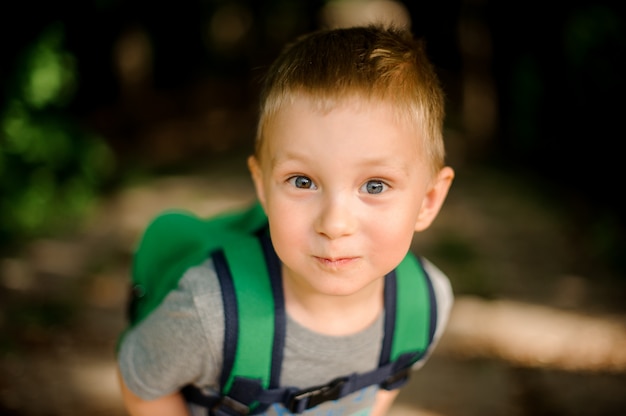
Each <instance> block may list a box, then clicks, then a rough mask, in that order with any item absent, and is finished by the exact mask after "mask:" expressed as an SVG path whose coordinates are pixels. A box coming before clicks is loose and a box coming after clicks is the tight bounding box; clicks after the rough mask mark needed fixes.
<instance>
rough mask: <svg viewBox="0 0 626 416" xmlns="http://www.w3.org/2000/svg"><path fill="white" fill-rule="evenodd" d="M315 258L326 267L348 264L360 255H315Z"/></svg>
mask: <svg viewBox="0 0 626 416" xmlns="http://www.w3.org/2000/svg"><path fill="white" fill-rule="evenodd" d="M314 257H315V259H316V260H317V261H318V262H319V263H320V264H322V265H323V266H325V267H331V268H337V267H342V266H346V265H348V264H350V263H353V262H354V261H356V259H357V258H358V257H318V256H314Z"/></svg>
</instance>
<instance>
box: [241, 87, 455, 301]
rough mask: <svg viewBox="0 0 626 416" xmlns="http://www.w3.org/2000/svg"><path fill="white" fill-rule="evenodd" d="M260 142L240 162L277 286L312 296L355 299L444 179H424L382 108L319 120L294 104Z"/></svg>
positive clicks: (344, 111) (394, 254) (411, 148)
mask: <svg viewBox="0 0 626 416" xmlns="http://www.w3.org/2000/svg"><path fill="white" fill-rule="evenodd" d="M265 140H266V141H265V143H264V144H263V148H262V150H261V155H260V160H257V159H255V158H254V157H251V159H250V161H249V162H250V169H251V171H252V175H253V180H254V182H255V186H256V189H257V193H258V196H259V199H260V201H261V203H262V204H263V206H264V208H265V211H266V213H267V216H268V218H269V224H270V232H271V236H272V242H273V244H274V247H275V249H276V252H277V254H278V256H279V257H280V259H281V260H282V262H283V264H284V278H285V279H290V283H292V284H295V285H297V286H298V287H301V288H304V289H305V290H309V291H313V292H315V293H319V294H326V295H351V294H356V293H359V292H360V291H361V290H364V289H365V288H367V287H371V284H372V283H374V282H376V281H378V280H379V279H380V278H381V277H383V276H384V275H385V274H387V273H388V272H389V271H391V270H392V269H394V268H395V267H396V266H397V265H398V264H399V263H400V261H401V260H402V259H403V258H404V256H405V255H406V253H407V251H408V250H409V247H410V244H411V240H412V237H413V234H414V232H415V231H421V230H423V229H425V228H427V227H428V226H429V225H430V222H431V221H432V220H433V219H434V217H435V216H436V214H437V212H438V210H439V208H440V206H441V203H442V202H443V199H444V198H445V195H446V193H447V190H448V187H449V185H450V182H451V180H452V176H453V173H452V170H451V169H450V168H444V169H443V170H442V171H441V172H440V174H439V176H437V177H435V178H433V176H432V174H431V169H430V166H429V165H428V164H427V162H426V161H425V160H424V156H423V152H422V149H420V146H419V143H420V140H419V137H416V136H415V133H414V131H411V130H410V129H409V128H407V126H404V125H401V124H399V123H398V122H396V121H395V119H394V117H393V107H392V106H391V105H388V104H385V103H376V104H372V103H368V102H363V101H359V100H353V101H348V102H346V103H345V104H342V105H340V106H338V107H336V108H334V109H333V110H331V111H330V112H328V113H322V112H320V111H316V110H314V109H313V106H312V104H311V102H310V101H309V99H307V98H297V99H296V100H295V102H294V103H293V105H290V106H285V107H284V108H283V109H281V110H280V111H279V112H278V114H277V115H276V116H275V117H274V118H273V119H272V121H271V123H269V125H268V126H267V129H266V130H265Z"/></svg>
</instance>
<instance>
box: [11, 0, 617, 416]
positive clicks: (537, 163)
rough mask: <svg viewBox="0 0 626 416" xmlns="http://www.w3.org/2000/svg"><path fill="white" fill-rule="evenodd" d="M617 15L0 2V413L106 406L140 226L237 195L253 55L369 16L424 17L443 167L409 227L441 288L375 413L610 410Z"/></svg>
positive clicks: (101, 411) (116, 406)
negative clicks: (445, 323)
mask: <svg viewBox="0 0 626 416" xmlns="http://www.w3.org/2000/svg"><path fill="white" fill-rule="evenodd" d="M625 19H626V16H625V13H624V7H623V5H622V4H621V3H620V2H617V1H615V2H611V1H608V0H604V1H591V0H584V1H574V2H567V3H565V4H559V5H558V6H556V5H550V4H548V3H547V2H545V1H544V2H539V1H536V0H530V1H525V2H495V1H488V0H456V1H452V0H445V1H440V2H426V1H391V0H333V1H323V0H309V1H304V0H303V1H297V2H296V1H287V0H269V1H253V0H195V1H191V0H180V1H177V2H149V1H140V0H127V1H122V0H91V1H81V2H67V1H60V2H21V3H20V2H6V3H5V4H3V5H2V6H0V31H1V35H0V42H1V45H2V48H1V49H0V92H1V95H0V213H1V215H0V414H1V415H11V416H31V415H33V416H34V415H42V416H44V415H45V416H50V415H79V414H81V415H83V414H92V415H105V414H106V415H120V416H122V415H124V414H125V413H124V412H123V410H122V407H121V402H120V398H119V392H118V387H117V384H116V379H115V371H114V348H115V343H116V340H117V337H118V335H119V332H120V331H121V329H122V328H123V327H124V324H125V316H124V312H125V302H126V299H127V288H128V279H129V276H128V270H129V265H130V261H131V256H132V252H133V249H134V246H135V244H136V242H137V239H138V238H139V235H140V233H141V231H142V229H143V227H145V225H146V224H147V222H148V221H149V220H150V218H151V217H152V216H154V215H156V214H157V213H158V212H159V211H161V210H163V209H167V208H183V209H189V210H192V211H194V212H195V213H197V214H198V215H202V216H206V215H211V214H214V213H217V212H220V211H223V210H227V209H231V208H234V207H240V206H243V205H245V204H247V203H249V202H251V201H252V200H253V199H254V195H253V190H252V185H251V183H250V180H249V178H248V174H247V172H246V166H245V158H246V156H247V155H248V154H249V153H250V152H251V150H252V140H253V136H254V131H255V120H256V116H257V112H256V111H257V101H256V99H257V94H258V88H259V79H260V77H261V75H262V74H263V71H264V69H265V68H266V67H267V65H268V64H269V63H270V62H271V60H272V59H273V58H274V57H275V56H276V55H277V53H278V52H279V50H280V49H281V47H282V46H284V44H285V43H286V42H288V41H290V40H292V39H293V38H294V37H295V36H297V35H299V34H302V33H305V32H309V31H311V30H314V29H317V28H321V27H336V26H349V25H354V24H359V23H365V22H369V21H381V20H382V21H388V22H394V23H395V24H399V25H406V26H408V27H410V28H411V30H412V31H413V33H415V35H417V36H420V37H423V38H424V39H425V41H426V46H427V51H428V54H429V55H430V57H431V60H432V61H433V63H434V64H435V66H436V67H437V70H438V72H439V75H440V77H441V81H442V84H443V87H444V90H445V92H446V97H447V120H446V126H445V138H446V141H447V148H448V162H449V164H450V165H452V166H453V167H454V168H455V169H456V171H457V178H456V180H455V183H454V184H453V188H452V190H451V192H450V195H449V199H448V201H447V202H446V205H445V206H444V209H443V210H442V212H441V214H440V216H439V218H438V219H437V220H436V221H435V223H434V224H433V226H432V228H431V229H429V230H427V231H426V232H424V233H422V234H420V235H418V236H416V239H415V242H414V246H413V249H414V250H415V252H417V253H419V254H423V255H426V256H427V257H428V258H430V259H431V260H432V261H434V262H435V263H436V264H437V265H438V266H439V267H440V268H441V269H442V270H443V271H445V272H446V273H447V274H448V275H449V277H450V279H451V281H452V284H453V287H454V290H455V293H456V298H457V302H456V304H455V306H454V309H453V312H452V317H451V320H450V325H449V327H448V329H447V332H446V334H445V335H444V337H443V339H442V341H441V343H440V346H439V348H438V349H437V351H436V353H435V354H434V356H433V358H432V359H431V361H429V363H428V364H427V365H426V366H425V367H424V369H423V370H421V371H420V372H419V373H416V374H415V376H414V377H413V379H412V381H411V382H410V384H409V386H408V388H407V389H406V390H404V391H403V392H402V393H401V395H400V398H399V400H398V402H397V403H396V405H395V406H394V408H393V410H392V416H401V415H430V416H452V415H459V416H464V415H482V416H488V415H520V416H522V415H523V416H526V415H624V414H626V394H625V393H626V256H625V255H624V243H625V241H626V238H625V237H626V233H624V228H625V224H626V203H625V202H624V198H623V196H622V195H621V192H622V191H621V190H622V189H623V188H624V185H623V176H624V175H623V170H622V166H623V164H624V162H623V156H622V153H621V149H622V142H623V141H624V138H625V136H624V131H623V124H624V118H623V113H624V110H625V106H624V97H625V96H626V80H625V79H626V77H625V76H624V74H626V26H625V23H626V21H625Z"/></svg>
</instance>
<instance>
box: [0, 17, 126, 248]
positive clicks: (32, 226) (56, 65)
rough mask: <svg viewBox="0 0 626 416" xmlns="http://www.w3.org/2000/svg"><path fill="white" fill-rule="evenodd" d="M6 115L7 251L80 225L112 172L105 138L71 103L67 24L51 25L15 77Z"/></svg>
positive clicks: (0, 172) (2, 181)
mask: <svg viewBox="0 0 626 416" xmlns="http://www.w3.org/2000/svg"><path fill="white" fill-rule="evenodd" d="M6 81H7V86H6V88H5V90H6V91H7V94H6V96H5V97H4V102H3V103H2V107H1V110H2V111H1V113H0V195H1V197H0V212H1V213H2V215H0V248H6V247H8V246H10V245H14V244H15V243H16V242H19V241H23V240H25V239H28V238H32V237H36V236H41V235H45V234H47V233H50V232H53V231H56V230H59V229H60V227H68V226H71V225H74V224H77V223H79V219H80V218H81V217H82V216H83V215H85V214H86V212H87V211H88V209H89V208H90V207H91V206H92V204H93V202H95V199H96V197H97V195H98V192H99V189H100V188H101V187H102V186H103V185H104V184H105V183H106V181H107V178H109V177H111V175H112V173H113V167H114V157H113V154H112V152H111V151H110V149H109V148H108V146H107V144H106V142H105V141H104V140H103V139H102V138H100V137H98V136H97V135H95V134H93V133H91V132H89V131H88V130H87V129H85V128H83V126H82V125H80V124H79V123H78V122H77V121H76V120H75V119H73V118H72V117H71V116H70V114H69V112H68V111H65V109H66V107H67V106H68V105H69V103H70V102H71V100H72V97H73V96H74V93H75V91H76V88H77V85H78V82H79V79H78V73H77V71H76V66H75V60H74V57H73V56H72V54H70V53H68V52H67V50H66V49H65V48H64V27H63V25H62V24H60V23H56V24H52V25H49V26H48V27H46V28H45V29H44V30H43V31H42V32H41V34H40V36H39V37H38V38H37V39H36V40H35V41H34V42H33V43H32V44H30V45H28V46H27V47H26V48H25V49H24V50H23V51H22V54H21V56H20V57H19V58H18V59H17V60H16V62H15V66H14V67H13V68H12V72H11V75H10V76H9V77H8V79H7V80H6Z"/></svg>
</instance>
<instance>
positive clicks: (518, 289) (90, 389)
mask: <svg viewBox="0 0 626 416" xmlns="http://www.w3.org/2000/svg"><path fill="white" fill-rule="evenodd" d="M234 163H243V159H241V160H239V159H238V160H236V161H235V162H234ZM224 166H229V164H228V162H225V165H224ZM242 166H243V164H242ZM220 169H221V168H219V167H216V169H215V170H209V172H208V173H207V174H204V175H189V176H172V177H162V178H158V179H155V180H152V181H148V182H145V183H138V184H136V185H129V186H128V187H126V188H125V189H123V190H121V191H120V192H119V193H118V194H116V195H114V196H112V197H111V198H109V199H108V200H106V201H104V202H103V204H102V205H101V207H100V211H99V212H98V213H97V214H96V215H94V217H93V220H92V221H91V222H90V223H89V224H88V225H87V226H86V227H85V231H84V233H82V234H81V235H72V236H66V237H65V238H62V237H59V238H58V239H48V240H41V241H37V242H34V243H33V244H32V245H31V246H30V247H29V249H28V250H26V251H25V252H24V253H23V254H22V255H21V256H16V257H14V258H7V259H3V260H2V262H1V267H2V269H1V271H2V281H1V284H2V285H1V286H0V296H1V298H0V300H1V303H0V304H2V305H3V308H2V310H1V314H0V323H2V327H3V328H7V329H8V331H7V332H8V337H6V336H5V335H3V336H2V345H3V350H4V351H5V352H4V353H3V354H2V356H1V358H0V414H3V415H4V414H6V415H29V416H30V415H79V414H80V415H85V414H91V415H122V414H123V411H122V408H121V403H120V397H119V394H118V389H117V384H116V379H115V372H114V347H115V341H116V337H117V335H118V334H119V331H120V330H121V328H122V327H123V325H124V302H125V299H126V284H127V282H128V280H127V279H128V275H127V273H128V262H129V258H130V253H131V250H132V248H133V245H134V243H135V241H136V238H137V236H138V234H139V232H140V231H141V229H142V228H143V227H144V226H145V224H146V222H147V221H148V219H149V218H150V217H152V216H153V215H154V214H156V213H157V212H159V211H161V210H162V209H166V208H174V207H175V208H185V209H189V210H192V211H194V212H196V213H198V214H200V215H210V214H212V213H216V212H219V211H222V210H225V209H229V208H233V207H239V206H243V205H245V204H246V203H248V202H249V201H251V200H252V199H253V194H252V186H251V184H250V182H249V179H248V177H247V176H246V174H245V172H243V170H237V169H230V171H229V173H226V174H225V173H220V172H223V170H220ZM472 178H473V182H472V184H471V192H470V191H467V192H465V191H462V190H461V186H463V185H464V181H463V180H459V182H458V183H457V185H458V186H459V191H458V192H457V193H456V194H454V193H453V194H451V197H450V201H449V202H450V204H449V206H448V207H446V208H444V210H443V211H442V213H441V217H440V218H439V219H438V221H437V223H436V224H435V225H434V226H433V229H432V230H430V231H429V232H427V233H428V234H425V235H424V236H421V237H420V238H419V239H418V240H417V241H416V245H418V246H423V247H424V248H425V247H427V246H431V245H432V246H437V245H441V244H442V243H441V241H449V239H450V232H451V230H452V229H454V231H455V233H456V234H455V239H456V241H457V244H461V243H464V244H469V245H470V246H472V247H473V250H474V254H473V257H472V258H471V261H470V260H468V258H467V257H463V258H461V257H458V261H457V262H456V263H458V264H460V265H461V266H462V267H458V268H457V267H455V266H454V264H455V261H454V259H453V258H452V257H446V256H445V251H443V252H441V253H439V252H438V251H437V250H432V251H431V253H432V254H431V255H429V257H431V259H433V260H434V261H435V262H436V263H437V264H438V265H439V266H440V267H441V268H442V269H444V270H445V271H446V272H448V274H449V275H450V277H451V279H452V281H453V284H455V289H456V291H457V300H456V304H455V306H454V309H453V312H452V316H451V320H450V324H449V327H448V329H447V332H446V334H445V336H444V338H443V339H442V342H441V343H440V345H439V348H438V350H437V351H436V354H435V355H434V356H433V358H432V359H431V361H429V363H427V365H426V366H425V367H424V368H423V369H422V370H421V371H420V372H418V373H416V374H415V375H414V377H413V378H412V380H411V382H410V384H409V385H408V386H407V388H406V389H405V390H404V391H403V392H402V393H401V395H400V397H399V400H398V402H397V403H396V405H395V406H394V408H393V410H392V412H391V416H402V415H423V416H453V415H461V416H463V415H483V416H485V415H540V414H551V415H618V414H623V410H624V409H626V398H624V397H623V396H624V394H623V392H624V391H626V390H625V387H626V384H625V383H626V325H625V322H626V316H625V315H624V313H623V309H620V308H616V307H614V306H615V304H616V303H615V298H616V297H619V296H620V295H619V293H618V294H615V292H616V291H619V290H620V289H619V287H617V286H615V287H608V288H607V287H605V288H604V289H608V290H603V289H602V288H601V287H599V286H602V285H605V281H604V280H602V279H599V280H598V282H597V284H596V285H591V284H590V282H589V280H588V279H586V278H584V277H572V276H569V275H568V273H569V269H568V267H567V266H565V265H564V266H562V267H559V262H561V261H562V259H563V258H566V257H567V256H566V255H565V256H564V257H561V255H560V254H558V253H565V254H567V250H568V247H567V245H566V244H567V241H562V239H561V236H560V235H559V233H558V232H557V231H558V226H557V225H555V224H554V222H553V218H552V217H551V216H550V215H549V214H547V213H544V212H543V211H542V209H541V206H540V205H536V204H533V203H532V201H522V200H519V201H514V200H512V201H509V202H504V200H505V199H506V200H508V198H510V197H512V196H513V195H523V193H520V192H512V191H510V187H509V191H507V190H506V187H505V189H497V188H496V187H495V186H496V185H495V184H494V183H493V181H491V180H485V181H483V182H481V177H480V175H473V176H472ZM502 183H503V184H505V183H506V181H505V180H503V181H502ZM467 185H468V187H469V185H470V184H467ZM490 193H493V195H494V197H493V198H492V200H489V198H487V197H485V195H489V194H490ZM495 195H499V196H497V197H496V196H495ZM497 205H500V207H501V209H509V208H510V206H516V207H517V208H516V209H518V210H522V211H523V215H525V218H526V219H527V222H532V223H535V224H539V225H541V226H538V228H537V229H534V228H533V227H532V226H530V227H529V226H525V227H521V228H520V229H525V230H526V233H525V234H520V233H519V232H520V230H517V231H516V230H515V228H516V227H518V226H516V225H514V223H512V222H511V221H510V217H507V215H505V214H506V213H503V212H498V209H495V211H494V206H497ZM460 213H464V215H470V217H471V218H472V219H473V221H468V220H467V219H463V218H459V215H460ZM500 215H501V217H500ZM510 215H512V213H511V214H510ZM546 215H548V218H545V216H546ZM530 216H532V220H531V217H530ZM550 223H552V226H548V225H549V224H550ZM512 232H513V233H516V232H517V233H518V234H516V235H515V238H510V239H505V237H504V236H506V235H507V234H508V233H512ZM544 244H548V245H551V246H552V250H551V252H550V253H543V254H542V252H543V251H545V250H543V245H544ZM444 246H445V244H444ZM501 246H506V247H501ZM529 247H531V248H533V247H534V249H531V248H529ZM535 249H536V250H539V252H535ZM457 251H458V250H457ZM511 252H513V253H518V256H519V257H516V256H510V255H509V254H510V253H511ZM507 253H509V254H507ZM524 253H525V254H524ZM533 253H534V254H533ZM457 256H458V253H457ZM525 256H530V259H526V257H525ZM533 256H534V260H535V261H532V260H533ZM464 273H465V274H464ZM551 273H554V275H550V274H551ZM468 280H469V281H470V282H468ZM471 284H474V285H475V287H476V288H477V289H476V290H475V291H474V292H472V289H471ZM622 293H623V292H622ZM601 296H606V297H607V299H608V300H607V301H605V299H604V298H603V297H601ZM64 302H65V303H66V304H69V305H70V306H69V307H68V310H65V309H63V308H62V307H61V306H59V305H62V304H64ZM30 309H36V310H38V311H39V312H38V313H39V315H37V312H34V313H33V312H30V315H29V313H28V312H27V310H30ZM64 314H65V315H64ZM46 316H49V317H51V318H49V319H48V321H49V322H47V321H46V318H45V317H46ZM55 317H56V318H55ZM64 317H65V318H64ZM53 318H54V319H53ZM55 319H56V320H55ZM15 322H21V324H20V325H17V324H16V323H15Z"/></svg>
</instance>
